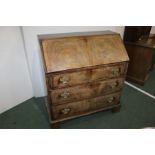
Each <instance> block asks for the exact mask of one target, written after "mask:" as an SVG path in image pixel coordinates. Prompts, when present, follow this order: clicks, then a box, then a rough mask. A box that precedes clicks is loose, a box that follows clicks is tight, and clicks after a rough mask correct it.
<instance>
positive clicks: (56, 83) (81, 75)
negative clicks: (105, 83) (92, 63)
mask: <svg viewBox="0 0 155 155" xmlns="http://www.w3.org/2000/svg"><path fill="white" fill-rule="evenodd" d="M124 72H125V64H119V65H115V66H107V67H100V68H95V69H89V70H84V71H77V72H72V73H64V74H58V75H53V78H50V83H51V87H52V88H63V87H68V86H74V85H78V84H83V83H87V82H92V81H96V80H99V79H103V80H104V79H108V78H115V77H119V76H120V75H122V74H124Z"/></svg>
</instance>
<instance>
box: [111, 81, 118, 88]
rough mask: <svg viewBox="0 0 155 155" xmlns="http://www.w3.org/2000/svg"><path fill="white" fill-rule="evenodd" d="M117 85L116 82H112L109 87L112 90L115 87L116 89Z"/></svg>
mask: <svg viewBox="0 0 155 155" xmlns="http://www.w3.org/2000/svg"><path fill="white" fill-rule="evenodd" d="M117 85H118V82H113V83H112V84H111V85H110V86H111V88H112V89H114V88H115V87H117Z"/></svg>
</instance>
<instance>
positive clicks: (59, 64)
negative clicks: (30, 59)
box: [42, 34, 129, 73]
mask: <svg viewBox="0 0 155 155" xmlns="http://www.w3.org/2000/svg"><path fill="white" fill-rule="evenodd" d="M42 47H43V55H44V59H45V66H46V71H47V73H49V72H57V71H63V70H69V69H75V68H81V67H89V66H95V65H101V64H107V63H116V62H122V61H128V60H129V58H128V56H127V53H126V50H125V48H124V45H123V43H122V40H121V38H120V36H119V35H118V34H113V35H103V36H85V37H71V38H57V39H49V40H43V41H42ZM118 55H119V57H118Z"/></svg>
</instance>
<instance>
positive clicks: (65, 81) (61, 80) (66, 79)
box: [59, 76, 70, 85]
mask: <svg viewBox="0 0 155 155" xmlns="http://www.w3.org/2000/svg"><path fill="white" fill-rule="evenodd" d="M69 80H70V79H69V77H67V76H63V77H60V79H59V82H60V83H61V84H64V85H65V84H67V83H68V82H69Z"/></svg>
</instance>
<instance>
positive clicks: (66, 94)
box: [60, 92, 70, 99]
mask: <svg viewBox="0 0 155 155" xmlns="http://www.w3.org/2000/svg"><path fill="white" fill-rule="evenodd" d="M69 96H70V93H69V92H63V93H61V94H60V97H61V98H64V99H66V98H68V97H69Z"/></svg>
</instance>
